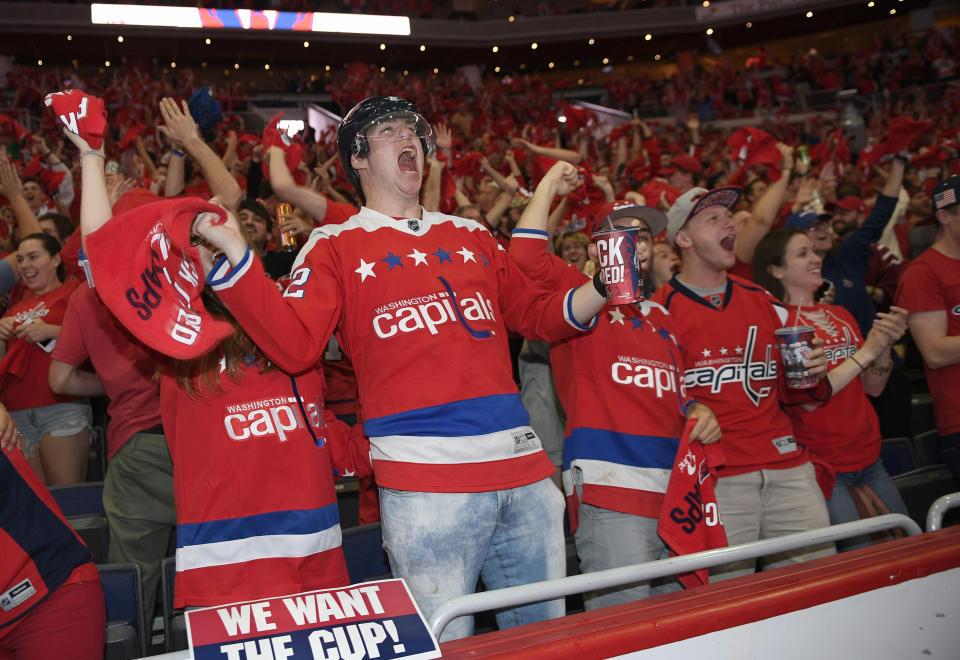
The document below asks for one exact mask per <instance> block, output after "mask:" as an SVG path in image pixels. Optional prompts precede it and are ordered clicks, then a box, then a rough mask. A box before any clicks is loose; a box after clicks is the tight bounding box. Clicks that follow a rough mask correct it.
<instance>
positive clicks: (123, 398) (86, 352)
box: [51, 285, 160, 458]
mask: <svg viewBox="0 0 960 660" xmlns="http://www.w3.org/2000/svg"><path fill="white" fill-rule="evenodd" d="M62 326H63V328H62V329H61V330H60V337H59V338H58V340H57V346H56V348H55V349H54V350H53V354H52V356H51V357H52V358H53V359H54V360H58V361H60V362H65V363H67V364H70V365H73V366H75V367H79V366H80V365H82V364H83V363H84V362H86V361H87V359H89V360H90V361H91V362H92V363H93V368H94V369H95V370H96V372H97V375H98V376H99V377H100V382H101V383H103V389H104V390H105V391H106V393H107V396H108V397H109V398H110V403H109V404H108V406H107V412H108V413H109V415H110V424H109V426H108V427H107V441H108V447H107V457H108V458H113V455H114V454H116V453H117V450H118V449H120V447H122V446H123V445H124V443H125V442H126V441H127V440H129V439H130V436H132V435H133V434H134V433H136V432H137V431H142V430H144V429H148V428H150V427H152V426H156V425H157V424H159V423H160V383H159V381H155V380H154V377H153V375H154V370H155V367H154V360H153V358H152V357H150V355H149V354H148V353H147V352H146V350H145V349H144V347H143V344H141V343H140V342H138V341H137V340H135V339H133V338H132V337H131V336H130V335H129V334H128V333H127V331H126V330H124V329H123V328H122V326H120V325H119V323H118V322H117V321H116V319H115V318H114V316H113V315H112V314H111V313H110V311H109V310H108V309H107V308H106V307H105V306H104V304H103V303H102V302H100V299H99V298H98V297H97V294H96V292H95V291H94V290H93V289H91V288H90V287H88V286H86V285H82V286H81V287H80V288H79V289H78V290H77V292H76V293H75V294H74V295H73V296H71V298H70V302H69V303H68V304H67V310H66V313H65V315H64V318H63V323H62Z"/></svg>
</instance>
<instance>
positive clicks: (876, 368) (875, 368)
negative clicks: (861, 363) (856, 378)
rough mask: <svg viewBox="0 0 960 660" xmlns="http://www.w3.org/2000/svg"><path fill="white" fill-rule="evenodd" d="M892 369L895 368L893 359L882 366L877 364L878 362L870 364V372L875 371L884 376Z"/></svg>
mask: <svg viewBox="0 0 960 660" xmlns="http://www.w3.org/2000/svg"><path fill="white" fill-rule="evenodd" d="M892 370H893V360H890V362H889V363H888V364H886V365H885V366H882V367H880V366H877V363H876V362H874V363H873V364H871V365H870V372H871V373H875V374H877V375H878V376H882V375H883V374H885V373H888V372H890V371H892Z"/></svg>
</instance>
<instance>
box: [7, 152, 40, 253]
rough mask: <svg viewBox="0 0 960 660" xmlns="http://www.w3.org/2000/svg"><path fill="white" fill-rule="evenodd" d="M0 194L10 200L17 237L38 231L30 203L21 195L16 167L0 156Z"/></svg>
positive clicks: (21, 190) (21, 184)
mask: <svg viewBox="0 0 960 660" xmlns="http://www.w3.org/2000/svg"><path fill="white" fill-rule="evenodd" d="M0 194H2V195H3V196H4V197H6V198H7V199H8V200H9V201H10V206H11V207H13V214H14V216H16V218H17V230H16V234H15V235H16V237H17V238H18V239H21V238H23V237H24V236H29V235H30V234H36V233H39V232H40V223H39V222H37V216H35V215H34V214H33V211H31V210H30V204H28V203H27V199H26V197H24V196H23V183H22V182H21V181H20V175H19V174H17V168H16V167H14V166H13V163H11V162H10V161H9V160H7V159H6V158H4V157H0Z"/></svg>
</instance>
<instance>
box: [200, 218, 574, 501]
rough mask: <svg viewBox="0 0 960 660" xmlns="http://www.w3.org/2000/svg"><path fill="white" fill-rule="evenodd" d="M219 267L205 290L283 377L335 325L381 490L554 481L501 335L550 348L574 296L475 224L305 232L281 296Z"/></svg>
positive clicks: (449, 221) (251, 266)
mask: <svg viewBox="0 0 960 660" xmlns="http://www.w3.org/2000/svg"><path fill="white" fill-rule="evenodd" d="M228 269H229V264H226V263H222V264H220V265H219V266H218V268H215V269H214V270H213V272H211V274H210V276H209V277H208V281H209V282H210V284H211V286H212V287H213V288H214V290H216V291H217V293H218V295H219V296H220V298H221V299H222V300H223V301H224V302H225V303H226V304H227V305H228V306H229V308H230V310H231V312H232V313H233V315H234V316H235V318H236V319H237V320H238V321H239V323H240V325H241V326H242V327H243V328H244V329H245V330H246V332H247V333H248V334H249V335H250V337H251V338H252V339H253V340H254V341H255V342H256V343H257V345H258V346H260V347H261V348H262V349H263V350H264V352H265V353H267V355H269V356H270V357H271V359H272V360H274V361H275V362H276V363H277V364H279V365H280V366H281V367H282V368H284V369H286V370H288V371H291V372H296V371H299V370H302V369H304V368H306V367H309V366H311V365H313V364H314V363H315V362H316V361H317V359H319V358H320V357H321V356H322V354H323V351H324V349H326V347H327V340H328V338H329V337H330V334H331V332H332V331H333V329H334V328H335V327H336V328H338V335H337V336H338V337H339V338H340V339H341V340H342V341H341V342H340V344H341V349H342V350H343V351H344V352H345V353H346V354H347V355H348V356H349V358H350V361H351V362H352V363H353V367H354V369H355V370H356V375H357V384H358V388H359V393H360V410H361V414H362V416H363V422H364V430H365V431H366V432H367V434H368V435H369V436H370V444H371V455H372V458H373V462H374V473H375V475H376V478H377V483H378V484H379V485H380V486H384V487H387V488H396V489H400V490H416V491H429V492H483V491H490V490H499V489H505V488H514V487H517V486H523V485H526V484H529V483H533V482H535V481H539V480H540V479H543V478H545V477H546V476H548V475H549V474H550V473H552V472H553V466H552V465H551V464H550V461H549V459H548V458H547V456H546V454H545V453H544V451H543V449H542V448H541V444H540V440H539V438H537V436H536V434H534V432H533V430H532V429H531V428H530V426H529V417H528V415H527V412H526V410H525V409H524V407H523V404H522V403H521V401H520V393H519V392H518V391H517V388H516V385H515V384H514V382H513V375H512V369H511V366H510V362H509V360H508V359H507V355H508V346H507V327H510V328H511V329H513V330H516V331H519V332H521V333H523V334H524V336H527V337H531V338H536V339H543V340H548V341H549V340H559V339H563V338H565V337H568V336H572V335H574V334H576V333H577V331H578V330H579V329H583V328H584V326H581V325H580V324H578V323H577V322H576V320H575V319H574V318H572V315H569V314H568V310H569V309H570V301H571V299H572V296H573V291H572V290H571V291H568V292H566V293H565V294H564V293H554V292H551V291H547V290H546V289H543V288H541V287H540V286H538V285H537V284H536V283H534V282H532V281H531V280H529V279H527V278H526V277H525V276H524V275H523V273H521V272H520V270H519V268H517V266H516V264H514V263H513V262H512V261H511V260H510V259H509V257H508V256H507V255H506V253H505V252H504V251H503V250H502V249H501V248H500V247H499V246H498V245H497V243H496V242H495V241H494V239H493V238H492V237H491V236H490V234H489V233H488V232H487V231H486V230H484V229H483V227H481V226H480V225H479V224H477V223H476V222H473V221H472V220H465V219H463V218H456V217H452V216H448V215H443V214H440V213H432V212H429V211H422V218H410V219H407V220H395V219H393V218H390V217H388V216H386V215H383V214H382V213H378V212H376V211H373V210H372V209H369V208H366V207H365V208H362V209H361V210H360V212H359V213H358V214H357V215H355V216H354V217H352V218H351V219H350V220H349V221H347V222H345V223H343V224H340V225H324V226H322V227H319V228H317V229H315V230H314V232H313V234H312V235H311V238H310V240H309V241H308V243H307V244H306V246H304V249H303V250H302V251H301V253H300V256H299V257H298V258H297V262H296V263H295V264H294V267H293V270H292V272H291V282H290V284H289V285H288V287H287V290H286V291H285V292H284V293H283V294H282V296H281V295H280V294H278V293H277V291H276V289H275V288H274V287H272V286H270V285H269V284H268V283H266V282H264V278H263V276H262V274H261V273H260V272H259V269H260V265H259V264H258V263H257V260H256V259H253V258H252V257H251V256H250V255H248V256H247V258H245V259H244V260H243V261H242V263H239V264H237V266H236V267H235V268H233V269H229V270H228ZM478 464H481V465H478Z"/></svg>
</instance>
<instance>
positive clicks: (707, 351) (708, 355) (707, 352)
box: [703, 348, 710, 357]
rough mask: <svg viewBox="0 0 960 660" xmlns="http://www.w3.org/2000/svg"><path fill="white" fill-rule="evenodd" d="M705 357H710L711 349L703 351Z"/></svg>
mask: <svg viewBox="0 0 960 660" xmlns="http://www.w3.org/2000/svg"><path fill="white" fill-rule="evenodd" d="M703 357H710V349H709V348H705V349H703Z"/></svg>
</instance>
